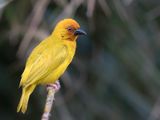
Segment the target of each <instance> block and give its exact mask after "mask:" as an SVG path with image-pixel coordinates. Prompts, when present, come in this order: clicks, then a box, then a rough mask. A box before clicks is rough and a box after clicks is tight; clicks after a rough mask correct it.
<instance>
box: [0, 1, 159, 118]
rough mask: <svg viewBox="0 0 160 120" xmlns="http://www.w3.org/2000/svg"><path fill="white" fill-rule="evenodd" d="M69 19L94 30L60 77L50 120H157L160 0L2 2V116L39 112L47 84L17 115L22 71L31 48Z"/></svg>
mask: <svg viewBox="0 0 160 120" xmlns="http://www.w3.org/2000/svg"><path fill="white" fill-rule="evenodd" d="M68 17H71V18H74V19H76V20H77V21H78V22H79V23H80V25H81V27H82V28H83V29H84V30H86V31H87V33H88V36H87V37H80V38H79V40H78V41H77V43H78V48H77V51H76V56H75V58H74V60H73V62H72V64H71V65H70V66H69V68H68V69H67V71H66V72H65V74H64V75H63V76H62V77H61V79H60V81H61V90H60V91H59V93H57V94H56V101H55V104H54V107H53V110H52V113H51V119H56V120H159V119H160V97H159V91H160V1H159V0H0V119H1V120H39V119H40V118H41V115H42V112H43V107H44V104H45V98H46V95H47V92H46V89H45V87H44V86H39V87H38V88H37V89H36V91H34V93H33V95H32V96H31V98H30V101H29V107H28V111H27V113H26V114H25V115H22V114H19V113H16V107H17V104H18V101H19V98H20V95H21V89H20V88H18V84H19V81H20V76H21V73H22V72H23V69H24V65H25V61H26V58H27V56H28V55H29V53H30V52H31V50H32V49H33V48H34V47H35V46H36V45H37V44H38V43H39V42H40V41H41V40H43V39H44V38H45V37H46V36H48V35H49V34H50V33H51V32H52V30H53V28H54V26H55V24H56V23H57V22H58V21H59V20H61V19H64V18H68Z"/></svg>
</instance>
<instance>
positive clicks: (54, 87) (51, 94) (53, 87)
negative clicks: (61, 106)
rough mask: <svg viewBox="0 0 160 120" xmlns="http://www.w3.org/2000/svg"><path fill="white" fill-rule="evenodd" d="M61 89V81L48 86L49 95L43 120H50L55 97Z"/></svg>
mask: <svg viewBox="0 0 160 120" xmlns="http://www.w3.org/2000/svg"><path fill="white" fill-rule="evenodd" d="M59 89H60V83H59V81H57V82H55V83H54V84H49V85H47V90H48V95H47V99H46V104H45V108H44V112H43V115H42V119H41V120H49V116H50V112H51V108H52V105H53V100H54V95H55V93H56V92H57V91H58V90H59Z"/></svg>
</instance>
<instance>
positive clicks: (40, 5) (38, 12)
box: [17, 0, 50, 57]
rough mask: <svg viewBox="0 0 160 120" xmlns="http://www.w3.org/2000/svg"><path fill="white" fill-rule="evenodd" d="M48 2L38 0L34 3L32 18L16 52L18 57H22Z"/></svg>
mask: <svg viewBox="0 0 160 120" xmlns="http://www.w3.org/2000/svg"><path fill="white" fill-rule="evenodd" d="M49 2H50V0H40V1H39V0H38V1H37V3H36V4H35V6H34V9H33V11H32V15H33V18H32V20H31V23H30V25H29V28H28V30H27V32H26V34H25V36H24V38H23V40H22V42H21V44H20V47H19V49H18V52H17V55H18V57H22V56H23V55H24V54H25V51H26V49H27V48H28V45H29V44H30V42H31V40H32V38H33V37H34V35H35V33H36V31H37V28H38V25H39V24H40V22H41V20H42V18H43V15H44V12H45V9H46V7H47V5H48V4H49Z"/></svg>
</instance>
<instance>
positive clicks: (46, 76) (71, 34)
mask: <svg viewBox="0 0 160 120" xmlns="http://www.w3.org/2000/svg"><path fill="white" fill-rule="evenodd" d="M78 35H86V32H84V31H83V30H81V29H80V25H79V24H78V23H77V22H76V21H75V20H73V19H64V20H61V21H60V22H59V23H58V24H57V25H56V27H55V29H54V31H53V32H52V34H51V35H50V36H49V37H47V38H46V39H44V40H43V41H42V42H41V43H40V44H39V45H38V46H37V47H35V48H34V49H33V51H32V53H31V54H30V56H29V58H28V60H27V62H26V66H25V69H24V72H23V74H22V77H21V81H20V87H22V96H21V99H20V102H19V105H18V107H17V112H19V111H21V112H22V113H25V112H26V110H27V106H28V100H29V97H30V95H31V93H32V92H33V90H34V89H35V87H36V86H37V85H39V84H41V85H45V84H49V83H54V82H55V81H57V80H58V79H59V77H60V76H61V75H62V74H63V73H64V71H65V70H66V68H67V67H68V65H69V64H70V63H71V61H72V59H73V57H74V55H75V50H76V39H77V37H78Z"/></svg>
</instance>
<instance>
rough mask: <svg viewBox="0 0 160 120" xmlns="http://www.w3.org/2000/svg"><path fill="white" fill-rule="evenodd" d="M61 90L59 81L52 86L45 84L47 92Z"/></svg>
mask: <svg viewBox="0 0 160 120" xmlns="http://www.w3.org/2000/svg"><path fill="white" fill-rule="evenodd" d="M60 88H61V85H60V83H59V81H56V82H55V83H53V84H47V90H50V89H54V90H55V91H56V92H57V91H58V90H59V89H60Z"/></svg>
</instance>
